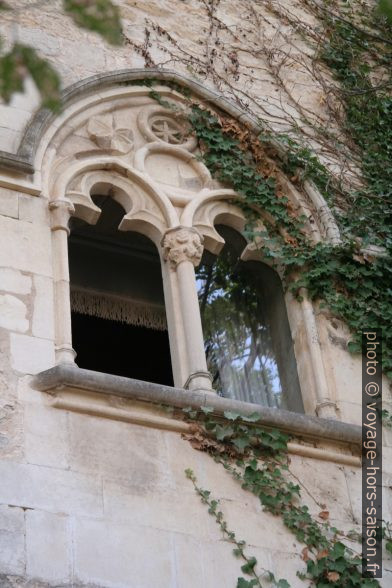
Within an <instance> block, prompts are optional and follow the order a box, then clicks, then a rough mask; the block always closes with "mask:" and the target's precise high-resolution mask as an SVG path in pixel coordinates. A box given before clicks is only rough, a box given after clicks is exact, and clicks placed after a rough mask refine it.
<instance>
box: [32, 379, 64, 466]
mask: <svg viewBox="0 0 392 588" xmlns="http://www.w3.org/2000/svg"><path fill="white" fill-rule="evenodd" d="M26 392H27V394H26V395H32V394H34V392H33V391H31V390H27V391H26ZM67 420H68V415H67V413H66V412H63V411H59V410H55V409H53V408H50V407H48V406H44V405H42V404H39V403H38V402H37V403H34V404H33V403H31V402H26V403H25V406H24V449H25V456H26V460H27V462H28V463H31V464H35V465H43V466H51V467H56V468H64V469H67V468H68V466H69V460H68V452H69V449H68V424H67Z"/></svg>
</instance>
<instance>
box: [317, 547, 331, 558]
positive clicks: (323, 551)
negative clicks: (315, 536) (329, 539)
mask: <svg viewBox="0 0 392 588" xmlns="http://www.w3.org/2000/svg"><path fill="white" fill-rule="evenodd" d="M328 553H329V551H328V549H323V550H322V551H319V552H318V554H317V559H323V557H327V555H328Z"/></svg>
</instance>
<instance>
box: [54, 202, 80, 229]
mask: <svg viewBox="0 0 392 588" xmlns="http://www.w3.org/2000/svg"><path fill="white" fill-rule="evenodd" d="M49 210H50V213H51V214H50V226H51V229H52V231H58V230H63V231H66V233H67V234H68V235H69V228H68V222H69V219H70V216H71V215H72V214H73V213H74V212H75V207H74V205H73V204H72V202H71V201H70V200H65V199H63V200H60V199H59V200H53V201H52V202H49Z"/></svg>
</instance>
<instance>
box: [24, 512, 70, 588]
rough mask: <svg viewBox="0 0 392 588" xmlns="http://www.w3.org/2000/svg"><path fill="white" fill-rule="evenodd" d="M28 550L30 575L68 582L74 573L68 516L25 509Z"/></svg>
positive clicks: (27, 569)
mask: <svg viewBox="0 0 392 588" xmlns="http://www.w3.org/2000/svg"><path fill="white" fill-rule="evenodd" d="M26 552H27V568H26V573H27V575H28V576H29V577H33V578H40V579H42V580H46V581H47V582H52V583H54V582H56V583H65V582H67V581H69V580H70V574H71V557H70V555H71V532H70V524H69V519H68V517H66V516H65V515H55V514H52V513H47V512H44V511H41V510H28V511H27V512H26Z"/></svg>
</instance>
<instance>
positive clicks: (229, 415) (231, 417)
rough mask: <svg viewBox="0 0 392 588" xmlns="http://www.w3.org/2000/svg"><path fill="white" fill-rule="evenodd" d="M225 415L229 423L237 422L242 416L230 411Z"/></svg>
mask: <svg viewBox="0 0 392 588" xmlns="http://www.w3.org/2000/svg"><path fill="white" fill-rule="evenodd" d="M223 415H224V416H225V417H226V418H227V419H229V421H236V420H237V419H239V418H240V416H241V415H240V414H239V413H238V412H231V411H230V410H226V412H224V413H223Z"/></svg>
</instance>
